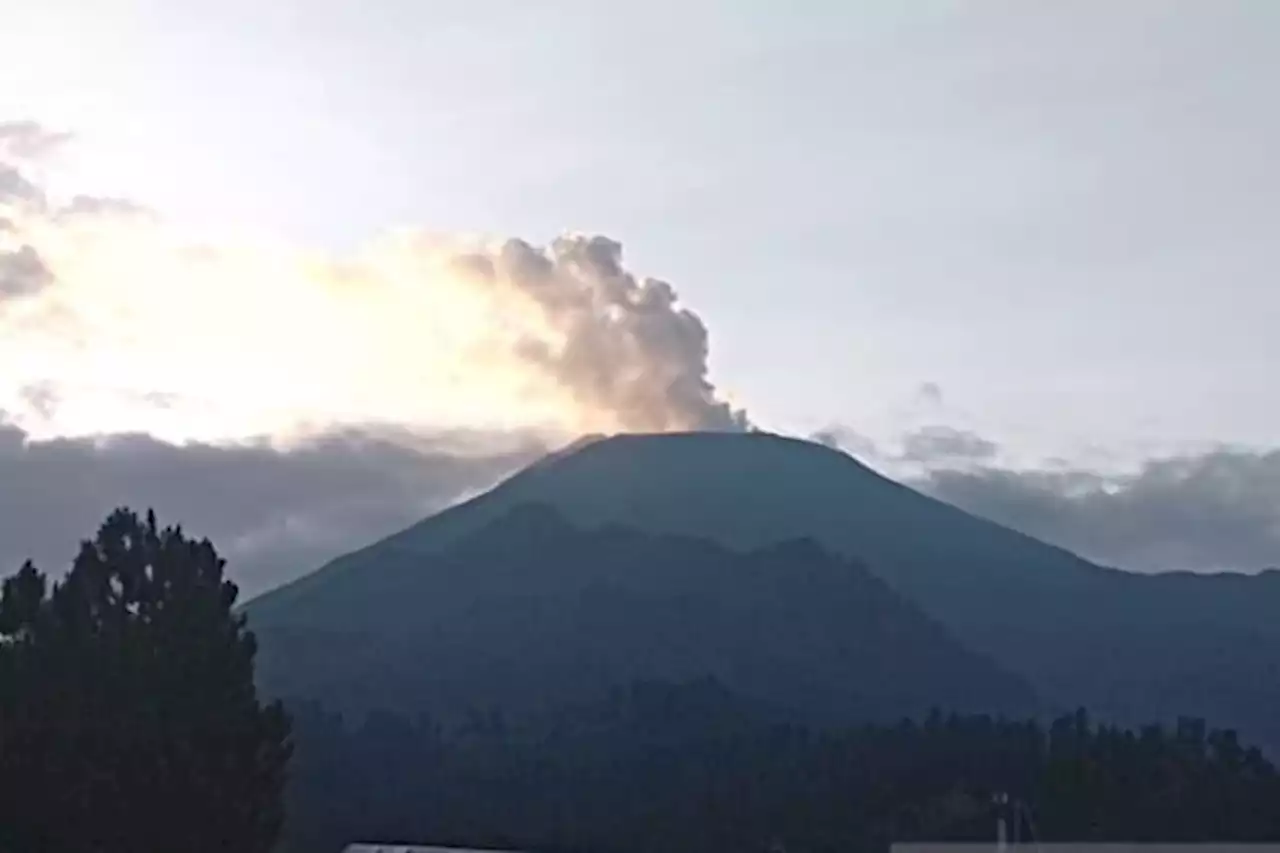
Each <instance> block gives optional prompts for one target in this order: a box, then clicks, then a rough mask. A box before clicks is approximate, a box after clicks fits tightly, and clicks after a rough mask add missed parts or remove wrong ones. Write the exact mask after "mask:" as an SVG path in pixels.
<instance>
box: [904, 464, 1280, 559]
mask: <svg viewBox="0 0 1280 853" xmlns="http://www.w3.org/2000/svg"><path fill="white" fill-rule="evenodd" d="M912 485H914V486H915V487H917V488H919V489H920V490H921V491H924V492H928V493H929V494H932V495H934V496H935V497H938V498H941V499H942V500H945V501H947V502H948V503H952V504H955V505H956V506H959V507H961V508H963V509H966V510H968V511H970V512H972V513H974V514H976V515H981V516H984V517H986V518H990V519H992V520H993V521H997V522H999V523H1001V524H1004V525H1007V526H1009V527H1012V528H1014V529H1016V530H1021V531H1023V532H1024V533H1028V534H1030V535H1032V536H1035V537H1037V538H1040V539H1044V540H1047V541H1049V542H1053V543H1055V544H1058V545H1062V546H1063V547H1066V548H1069V549H1071V550H1073V551H1075V552H1077V553H1079V554H1081V555H1083V556H1085V557H1089V558H1092V559H1094V560H1098V561H1100V562H1104V563H1109V564H1112V565H1117V566H1120V567H1122V568H1128V569H1137V570H1142V571H1158V570H1168V569H1191V570H1198V571H1204V570H1256V569H1263V568H1270V567H1280V451H1278V450H1273V451H1267V452H1259V451H1249V450H1235V449H1223V450H1216V451H1212V452H1208V453H1203V454H1198V455H1189V456H1180V457H1170V458H1164V459H1153V460H1149V461H1147V462H1146V463H1145V464H1143V465H1142V467H1141V468H1140V469H1139V470H1138V471H1137V472H1136V473H1133V474H1128V475H1125V476H1119V477H1117V476H1104V475H1102V474H1099V473H1097V472H1094V471H1088V470H1070V469H1068V470H1058V471H1037V470H1029V471H1027V470H1014V469H1007V468H1000V467H995V466H979V467H971V468H965V469H949V468H941V469H935V470H932V471H930V472H929V473H928V474H927V475H925V476H924V477H922V478H920V479H919V480H917V481H916V482H913V483H912Z"/></svg>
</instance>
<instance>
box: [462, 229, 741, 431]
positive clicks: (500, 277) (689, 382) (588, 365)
mask: <svg viewBox="0 0 1280 853" xmlns="http://www.w3.org/2000/svg"><path fill="white" fill-rule="evenodd" d="M460 265H461V266H462V268H463V269H465V270H467V272H468V273H469V274H470V275H471V276H472V277H473V278H475V279H476V280H478V281H481V282H484V283H485V284H486V285H487V286H490V287H496V288H502V289H505V290H508V291H511V292H514V293H518V294H520V295H521V296H523V297H525V298H527V299H529V300H531V301H532V302H533V303H534V304H535V305H536V306H537V307H538V309H539V311H540V313H541V315H542V317H543V319H544V320H545V321H546V323H547V324H548V325H549V326H550V327H551V329H552V330H553V331H554V333H555V334H554V338H555V340H554V341H548V340H546V339H545V338H535V337H530V338H525V339H523V340H521V341H519V343H518V345H517V346H518V351H519V352H520V354H521V356H522V357H523V358H524V359H526V360H527V361H529V362H530V363H532V364H534V365H536V366H537V367H538V368H539V369H541V370H542V371H545V372H546V373H547V374H549V375H550V376H552V377H554V378H555V380H556V381H557V382H559V383H560V384H561V385H563V386H564V387H566V388H568V389H570V391H571V393H572V394H573V396H574V397H575V398H576V399H577V400H578V401H579V402H580V403H582V404H584V405H586V406H588V407H590V408H594V409H597V410H601V411H607V412H610V413H612V414H613V415H614V417H616V419H617V421H618V425H619V427H620V428H621V429H623V430H626V431H637V432H667V431H673V430H716V431H739V430H744V429H746V428H747V427H748V421H747V418H746V415H745V413H744V412H742V411H736V410H734V409H733V408H732V407H731V406H730V405H729V404H728V403H726V402H724V401H723V400H721V399H719V397H718V396H717V393H716V388H715V386H714V385H713V384H712V383H711V382H710V381H709V379H708V368H707V356H708V336H707V327H706V325H705V324H704V323H703V322H702V320H701V319H700V318H699V317H698V316H697V315H696V314H694V313H693V312H691V311H689V310H688V309H685V308H682V307H680V305H679V303H678V300H677V296H676V292H675V290H674V289H673V288H672V287H671V285H670V284H668V283H666V282H664V281H660V280H658V279H653V278H639V277H637V276H635V275H634V274H632V273H631V272H629V271H628V270H627V269H626V268H625V267H624V266H623V264H622V244H621V243H619V242H617V241H616V240H612V239H610V238H608V237H605V236H601V235H593V236H587V235H573V236H565V237H561V238H559V239H557V240H555V241H553V242H552V243H551V245H550V246H548V247H547V248H545V249H542V248H538V247H535V246H533V245H531V244H530V243H527V242H525V241H523V240H508V241H507V242H506V243H504V244H503V245H502V246H501V247H500V248H498V249H497V250H496V251H493V252H489V253H477V254H471V255H468V256H466V257H464V258H462V259H460Z"/></svg>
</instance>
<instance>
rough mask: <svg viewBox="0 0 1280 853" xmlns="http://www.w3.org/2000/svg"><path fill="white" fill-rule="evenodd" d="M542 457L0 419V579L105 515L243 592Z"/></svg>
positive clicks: (453, 437)
mask: <svg viewBox="0 0 1280 853" xmlns="http://www.w3.org/2000/svg"><path fill="white" fill-rule="evenodd" d="M544 450H545V447H544V445H543V444H542V443H541V441H540V440H538V439H537V438H536V437H534V436H512V435H505V436H492V435H480V434H469V433H451V434H446V433H441V434H437V435H433V436H426V437H424V436H417V435H410V434H407V433H403V432H400V431H397V430H382V431H379V430H372V429H349V430H343V431H337V432H332V433H328V434H323V435H319V436H315V437H312V438H310V439H308V440H306V441H304V442H302V443H300V444H298V445H296V446H293V447H290V448H287V449H281V448H277V447H273V446H272V445H270V444H269V443H267V442H265V441H259V442H254V443H248V444H242V445H228V446H218V445H211V444H199V443H195V444H187V445H174V444H169V443H166V442H163V441H160V440H157V439H155V438H152V437H149V436H145V435H120V436H113V437H109V438H99V439H92V438H71V439H67V438H63V439H54V440H48V441H32V440H30V437H29V436H27V435H26V433H24V432H23V431H22V430H21V429H19V428H18V427H15V426H13V425H11V424H4V423H3V422H0V483H3V484H4V485H3V487H2V488H0V574H5V575H7V574H8V573H9V572H11V571H14V570H16V569H17V568H18V566H19V565H20V564H21V563H22V561H23V560H25V559H28V558H32V559H35V560H36V561H37V564H38V565H40V567H41V568H43V569H45V570H46V571H49V572H51V573H53V574H59V573H61V572H62V571H63V570H64V569H65V568H66V567H67V566H68V565H69V564H70V561H71V558H72V557H73V556H74V555H75V551H76V545H77V543H78V542H79V540H81V539H84V538H87V537H90V536H92V534H93V533H94V532H95V531H96V529H97V526H98V524H99V523H100V522H101V521H102V519H103V518H104V517H105V516H106V514H107V513H108V512H109V511H110V510H111V509H113V508H115V507H117V506H121V505H130V506H133V507H134V508H137V509H143V508H146V507H155V508H156V510H157V512H158V514H159V515H160V516H161V519H162V521H164V522H166V523H182V524H183V525H184V526H185V527H186V529H187V530H188V531H190V532H191V533H193V534H195V535H198V536H208V537H209V538H210V539H212V540H213V542H214V544H215V545H216V546H217V547H218V549H219V551H220V552H221V553H222V554H223V556H224V557H226V558H227V560H228V571H229V573H230V575H231V577H233V578H234V579H235V580H236V581H237V582H238V583H239V584H240V585H241V589H242V592H243V593H244V594H245V595H252V594H255V593H257V592H261V591H263V590H265V589H267V588H269V587H272V586H275V585H277V584H279V583H281V582H284V581H286V580H290V579H292V578H294V577H297V576H299V575H301V574H304V573H306V572H309V571H311V570H313V569H316V568H318V567H319V566H320V565H322V564H323V563H324V562H326V561H327V560H329V559H330V558H332V557H334V556H336V555H338V554H340V553H344V552H346V551H349V550H353V549H355V548H358V547H361V546H363V545H366V544H368V543H369V542H371V541H374V540H376V539H378V538H381V537H383V536H386V535H388V534H390V533H393V532H395V531H396V530H399V529H401V528H403V527H405V526H407V525H409V524H411V523H413V522H415V521H417V520H419V519H420V518H422V517H424V516H426V515H428V514H430V513H432V512H435V511H437V510H439V509H442V508H443V507H445V506H448V505H449V504H451V503H454V502H456V501H457V500H459V499H461V498H464V497H466V496H468V495H470V494H473V493H476V492H478V491H481V490H484V489H486V488H488V487H489V486H492V485H493V484H494V483H495V482H497V481H498V480H500V479H501V478H503V477H504V476H505V475H507V474H508V473H510V472H512V471H513V470H515V469H517V468H519V467H521V466H522V465H524V464H526V463H528V462H530V461H532V460H533V459H536V458H537V457H538V456H539V455H541V454H542V453H543V452H544Z"/></svg>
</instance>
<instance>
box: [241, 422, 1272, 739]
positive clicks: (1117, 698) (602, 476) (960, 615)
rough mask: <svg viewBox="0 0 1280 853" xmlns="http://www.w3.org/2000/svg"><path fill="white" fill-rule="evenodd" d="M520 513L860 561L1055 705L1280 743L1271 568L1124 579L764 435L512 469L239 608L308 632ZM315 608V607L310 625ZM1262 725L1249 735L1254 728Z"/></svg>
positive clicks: (592, 451)
mask: <svg viewBox="0 0 1280 853" xmlns="http://www.w3.org/2000/svg"><path fill="white" fill-rule="evenodd" d="M522 503H543V504H547V505H549V506H551V507H553V508H555V509H556V510H557V511H559V512H561V513H562V514H563V515H564V516H565V517H566V518H567V519H568V520H569V521H570V522H571V523H573V524H574V525H576V526H579V527H581V528H584V529H588V530H589V529H595V528H599V527H603V526H607V525H609V524H611V523H616V524H621V525H623V526H626V527H630V528H634V529H636V530H640V531H644V532H646V533H651V534H674V535H684V536H691V537H694V538H700V539H707V540H710V541H712V542H715V543H718V544H720V545H722V546H724V547H727V548H730V549H733V550H737V551H750V550H753V549H756V548H759V547H762V546H765V545H768V544H770V543H772V542H777V541H782V540H788V539H795V538H811V539H814V540H815V541H816V542H818V543H820V544H821V545H822V546H823V547H824V548H826V549H827V550H828V551H830V552H832V553H835V554H839V555H842V556H844V557H847V558H849V559H853V560H857V561H860V562H861V563H863V564H865V565H866V566H867V567H868V568H869V570H870V571H871V572H872V573H873V574H874V575H876V576H877V577H879V578H880V579H882V580H883V581H885V582H886V583H887V584H888V585H889V586H890V587H891V588H892V589H893V590H894V591H895V592H897V593H898V594H900V595H902V596H903V597H905V598H906V599H907V600H909V601H911V602H913V603H914V604H915V605H916V606H918V607H919V608H920V609H921V610H922V611H923V612H924V613H925V614H927V615H928V616H930V617H931V618H934V619H936V620H938V621H939V622H940V623H941V624H943V625H944V626H945V627H946V628H947V629H948V630H949V631H950V632H951V633H952V634H953V635H954V636H955V637H956V638H958V639H959V641H960V642H961V643H963V644H964V645H966V646H968V647H969V648H970V649H972V650H973V651H975V652H977V653H978V654H980V655H983V656H985V657H987V658H989V659H992V660H994V661H996V662H997V663H999V664H1000V665H1001V666H1003V667H1006V668H1008V669H1009V670H1010V671H1012V672H1014V673H1017V674H1019V675H1020V676H1022V677H1023V678H1025V679H1027V680H1029V681H1030V682H1031V684H1032V685H1033V686H1034V687H1035V688H1036V690H1037V691H1038V692H1039V693H1040V694H1041V696H1042V697H1044V698H1045V699H1046V700H1047V701H1050V702H1052V703H1055V704H1056V705H1057V706H1058V707H1060V708H1071V707H1074V706H1075V705H1078V704H1087V705H1089V706H1090V707H1092V708H1094V709H1096V710H1097V711H1098V712H1099V713H1101V714H1103V715H1111V716H1113V717H1115V718H1117V719H1118V720H1120V721H1122V722H1134V721H1145V720H1147V719H1155V718H1160V719H1170V718H1171V717H1172V716H1175V715H1179V714H1190V715H1197V716H1206V717H1209V718H1210V719H1213V720H1215V722H1217V723H1219V724H1222V725H1230V726H1235V727H1239V728H1242V729H1245V730H1248V731H1250V732H1251V733H1253V734H1255V735H1258V736H1259V739H1262V740H1268V741H1270V742H1271V743H1274V744H1276V745H1280V722H1276V721H1272V720H1271V719H1270V711H1269V710H1268V709H1269V708H1272V707H1280V679H1277V678H1275V675H1276V672H1277V663H1278V662H1280V626H1277V624H1276V620H1275V619H1274V613H1275V612H1278V611H1280V573H1277V574H1262V575H1254V576H1246V575H1235V576H1218V575H1194V574H1187V573H1182V574H1179V573H1170V574H1159V575H1138V574H1133V573H1129V572H1125V571H1122V570H1120V569H1115V568H1108V567H1103V566H1099V565H1096V564H1093V563H1090V562H1088V561H1087V560H1084V559H1083V558H1080V557H1078V556H1076V555H1074V554H1072V553H1070V552H1069V551H1067V550H1065V549H1062V548H1059V547H1057V546H1053V545H1049V544H1046V543H1042V542H1039V541H1038V540H1036V539H1034V538H1032V537H1030V536H1027V535H1025V534H1022V533H1018V532H1016V531H1013V530H1009V529H1007V528H1004V527H1001V526H1000V525H998V524H996V523H995V522H991V521H988V520H985V519H981V518H979V517H977V516H973V515H970V514H968V513H965V512H963V511H961V510H959V509H956V508H954V507H952V506H950V505H948V504H945V503H943V502H941V501H938V500H935V499H933V498H930V497H927V496H924V495H921V494H919V493H917V492H915V491H913V490H912V489H910V488H909V487H907V486H904V485H902V484H899V483H895V482H894V481H892V480H889V479H888V478H885V477H883V476H882V475H880V474H878V473H876V472H874V471H872V470H871V469H870V468H868V467H866V466H865V465H863V464H862V463H859V462H858V461H856V460H855V459H853V458H852V457H850V456H848V455H846V454H844V453H841V452H840V451H836V450H833V449H831V448H827V447H824V446H821V445H817V444H814V443H811V442H804V441H801V440H798V439H790V438H784V437H781V436H774V435H769V434H763V433H749V434H711V433H682V434H667V435H656V436H655V435H629V436H617V437H612V438H608V439H602V440H596V441H593V442H589V443H586V444H585V445H583V446H580V447H577V448H575V449H573V450H572V451H571V452H568V453H562V454H557V455H555V456H554V457H551V458H548V459H545V460H542V461H540V462H539V463H536V464H535V465H533V466H530V467H529V468H526V469H525V470H523V471H521V472H519V473H517V474H515V475H514V476H512V477H511V478H509V479H508V480H506V481H504V482H503V483H502V484H500V485H499V486H497V487H496V488H494V489H493V490H491V491H490V492H488V493H486V494H484V495H481V496H478V497H476V498H474V499H472V500H471V501H468V502H466V503H464V504H460V505H458V506H456V507H453V508H451V509H449V510H446V511H444V512H442V513H440V514H437V515H435V516H432V517H431V518H428V519H425V520H424V521H422V522H419V523H418V524H415V525H413V526H411V527H409V528H406V529H405V530H403V531H401V532H400V533H397V534H395V535H393V536H391V537H388V538H387V539H384V540H382V541H381V542H378V543H374V544H373V545H371V546H369V547H368V548H365V549H362V550H361V551H358V552H354V553H353V554H350V555H346V556H344V557H342V558H339V559H338V560H336V561H333V562H332V563H330V564H329V565H328V566H326V567H325V568H323V569H322V570H320V571H319V572H317V573H315V574H313V575H311V576H309V577H308V578H305V579H303V580H300V581H298V582H296V583H295V584H293V585H290V586H289V587H285V588H282V589H281V590H278V591H277V592H276V593H273V594H268V595H266V596H263V597H262V598H260V599H257V600H256V601H255V602H251V603H250V605H249V608H248V610H249V612H250V614H251V616H252V618H253V619H254V624H255V625H257V624H264V625H270V624H272V623H276V624H280V623H281V622H282V621H286V622H288V621H292V622H294V623H295V624H298V625H305V624H308V623H311V624H316V625H323V624H324V623H325V622H326V621H327V620H329V619H330V617H331V616H332V614H333V613H334V612H337V610H336V609H337V608H340V607H341V600H342V599H343V597H344V593H342V592H341V591H340V590H342V589H343V588H345V587H348V586H352V585H354V586H352V588H353V589H359V588H360V587H361V586H362V585H363V584H365V583H368V582H371V580H372V579H373V578H377V577H381V576H387V577H394V576H400V577H402V578H404V579H405V582H406V583H410V581H411V579H412V578H413V577H415V576H416V575H417V574H419V573H420V572H421V570H422V567H423V566H425V565H427V564H428V563H429V559H428V558H429V557H430V555H431V554H433V553H435V552H437V551H438V550H440V549H441V548H445V547H448V545H449V544H450V543H452V542H455V541H457V539H458V538H459V537H461V536H464V535H466V534H467V533H468V532H474V531H475V530H477V529H479V528H481V527H483V526H484V525H485V524H486V523H489V522H491V521H493V520H494V519H495V518H497V517H499V516H501V515H502V514H503V513H504V512H505V511H507V510H509V509H511V508H512V507H514V506H516V505H519V504H522ZM326 614H328V615H326ZM1263 730H1265V731H1263Z"/></svg>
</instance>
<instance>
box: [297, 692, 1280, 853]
mask: <svg viewBox="0 0 1280 853" xmlns="http://www.w3.org/2000/svg"><path fill="white" fill-rule="evenodd" d="M294 719H295V737H296V746H297V753H296V755H295V764H294V767H293V769H292V777H293V783H292V786H291V788H290V790H289V792H288V800H289V802H288V811H289V815H290V817H289V820H288V824H287V828H286V836H287V839H288V846H289V849H290V850H291V851H296V852H297V853H301V851H317V853H319V851H337V850H339V849H340V848H341V847H342V845H343V844H344V843H346V842H348V841H351V840H355V839H364V840H374V841H388V842H390V841H419V842H423V843H426V842H430V843H452V844H458V845H471V846H486V847H488V846H492V847H508V848H512V847H515V848H521V849H531V850H540V851H594V853H632V851H635V853H640V851H664V852H669V851H689V853H703V851H705V853H712V851H714V852H715V853H722V851H727V850H759V851H764V850H768V849H778V848H779V846H781V848H784V849H785V850H787V851H790V852H791V853H805V852H807V851H812V853H819V851H841V853H847V851H857V850H867V851H884V850H887V848H888V845H889V844H890V843H891V842H893V841H908V840H921V841H923V840H953V841H986V840H990V839H991V838H992V837H993V833H994V826H995V817H996V813H995V811H994V809H995V808H1000V806H996V805H993V797H994V795H995V794H997V793H999V792H1006V793H1007V794H1008V795H1009V800H1010V802H1018V803H1024V804H1026V805H1027V806H1028V807H1029V808H1028V809H1026V810H1021V809H1020V810H1019V813H1020V814H1021V815H1023V816H1021V817H1019V818H1018V819H1017V820H1018V824H1019V827H1018V828H1019V831H1020V832H1021V834H1022V837H1023V838H1031V837H1033V836H1034V837H1035V838H1037V839H1038V840H1041V841H1090V840H1094V841H1103V840H1105V841H1164V842H1173V841H1179V842H1192V841H1209V840H1216V841H1226V840H1230V841H1262V840H1268V841H1276V840H1280V777H1278V776H1277V772H1276V769H1275V768H1274V767H1273V766H1272V765H1271V764H1270V763H1269V762H1268V761H1267V760H1266V759H1265V758H1264V757H1263V755H1262V754H1261V753H1260V752H1259V751H1258V750H1257V749H1253V748H1246V747H1245V746H1243V745H1242V744H1240V743H1239V741H1238V740H1237V738H1236V737H1235V735H1234V734H1233V733H1231V732H1227V731H1211V730H1208V729H1207V728H1206V726H1205V725H1204V723H1203V722H1200V721H1197V720H1181V721H1179V722H1178V724H1177V725H1176V726H1175V727H1173V728H1165V727H1160V726H1151V727H1148V728H1144V729H1142V730H1139V731H1133V730H1128V729H1121V728H1115V727H1111V726H1106V725H1097V724H1094V723H1092V722H1091V721H1090V720H1089V718H1088V716H1087V714H1086V713H1085V712H1084V711H1080V712H1078V713H1077V714H1075V715H1073V716H1068V717H1063V718H1061V719H1058V720H1055V721H1054V722H1052V723H1051V724H1049V725H1048V726H1042V725H1040V724H1038V723H1035V722H1017V721H1008V720H1001V719H993V718H990V717H986V716H955V715H950V716H945V715H942V714H938V713H935V714H933V715H931V716H930V717H929V718H928V719H925V720H922V721H919V722H911V721H904V722H902V723H900V724H898V725H892V726H886V725H865V726H859V727H853V728H848V729H844V730H841V731H814V730H810V729H807V728H804V727H798V726H794V725H786V724H779V723H775V722H770V721H768V720H767V719H766V718H764V717H762V715H760V714H759V713H758V712H757V709H752V708H748V707H747V706H745V705H744V704H743V703H741V702H740V701H738V700H737V699H736V698H735V697H733V696H731V695H730V694H729V693H728V692H727V691H725V690H724V689H722V688H721V687H720V686H719V685H718V684H717V683H715V682H714V681H702V682H696V683H690V684H662V683H645V684H637V685H634V686H633V687H631V688H630V689H628V690H619V691H615V692H614V693H613V694H612V695H611V696H610V697H609V698H608V699H607V700H606V701H603V702H600V703H598V704H596V705H593V706H585V707H577V708H571V709H566V710H562V711H559V712H556V713H550V714H545V715H543V716H542V717H541V718H540V719H533V720H525V721H522V722H521V723H519V724H516V723H514V722H512V721H509V720H506V719H504V717H503V715H502V714H500V713H497V712H489V713H477V714H474V715H473V716H472V718H471V719H469V720H467V721H464V722H463V723H461V724H458V725H453V726H449V727H444V726H442V725H440V724H439V723H437V722H433V721H432V720H429V719H426V718H420V719H416V720H408V719H404V718H401V717H397V716H394V715H391V714H386V713H377V714H372V715H370V716H368V717H367V718H366V719H365V720H363V721H362V722H361V723H360V724H359V725H358V726H352V727H349V726H346V725H344V722H343V720H342V719H341V718H340V717H337V716H335V715H331V714H327V713H326V712H325V711H324V710H323V709H322V708H320V707H318V706H316V705H301V706H298V707H296V708H294ZM1010 819H1011V820H1012V819H1013V815H1012V814H1011V815H1010Z"/></svg>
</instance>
